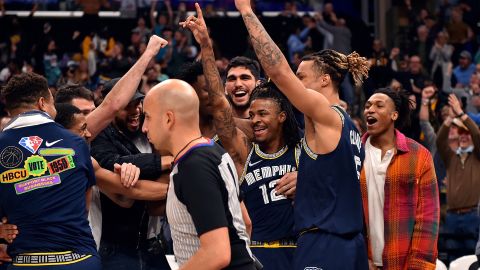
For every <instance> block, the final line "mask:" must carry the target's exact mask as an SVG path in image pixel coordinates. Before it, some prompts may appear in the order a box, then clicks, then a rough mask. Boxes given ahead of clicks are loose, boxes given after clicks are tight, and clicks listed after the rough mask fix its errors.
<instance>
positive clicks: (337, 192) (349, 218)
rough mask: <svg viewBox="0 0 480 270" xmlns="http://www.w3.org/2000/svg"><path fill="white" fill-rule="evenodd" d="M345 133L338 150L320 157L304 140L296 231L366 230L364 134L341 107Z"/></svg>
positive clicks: (296, 205) (339, 231)
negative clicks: (362, 184) (362, 190)
mask: <svg viewBox="0 0 480 270" xmlns="http://www.w3.org/2000/svg"><path fill="white" fill-rule="evenodd" d="M333 109H334V110H335V111H336V112H338V114H339V115H340V117H341V118H342V123H343V127H342V133H341V137H340V141H339V143H338V146H337V148H336V149H335V150H333V151H332V152H331V153H328V154H325V155H317V154H315V153H313V151H311V150H310V148H308V145H307V143H306V140H305V139H303V140H302V153H301V155H300V165H299V169H298V181H297V193H296V195H295V229H296V230H297V231H303V230H306V229H310V228H318V229H320V230H322V231H325V232H329V233H334V234H339V235H343V234H352V233H358V232H361V231H362V228H363V209H362V198H361V193H360V183H359V179H360V170H361V168H362V162H363V160H364V157H365V151H364V149H363V146H362V143H361V140H360V134H359V133H358V131H357V129H356V128H355V126H354V124H353V122H352V120H351V119H350V117H349V116H348V115H347V113H346V112H345V111H343V110H342V109H341V108H337V107H333Z"/></svg>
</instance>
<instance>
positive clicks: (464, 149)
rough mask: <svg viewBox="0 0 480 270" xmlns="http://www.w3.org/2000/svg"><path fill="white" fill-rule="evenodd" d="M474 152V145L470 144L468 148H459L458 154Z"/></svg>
mask: <svg viewBox="0 0 480 270" xmlns="http://www.w3.org/2000/svg"><path fill="white" fill-rule="evenodd" d="M472 152H473V145H470V146H469V147H467V148H461V147H458V148H457V155H461V154H468V153H472Z"/></svg>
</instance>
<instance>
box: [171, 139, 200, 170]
mask: <svg viewBox="0 0 480 270" xmlns="http://www.w3.org/2000/svg"><path fill="white" fill-rule="evenodd" d="M200 138H202V135H200V137H197V138H195V139H193V140H191V141H189V142H188V143H187V144H185V146H184V147H183V148H182V149H180V151H178V153H177V154H176V155H175V157H174V158H173V161H172V166H173V164H174V163H175V160H177V157H178V155H179V154H180V153H181V152H182V151H183V150H185V148H187V146H189V145H190V144H191V143H192V142H194V141H196V140H198V139H200Z"/></svg>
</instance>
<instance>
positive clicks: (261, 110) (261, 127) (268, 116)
mask: <svg viewBox="0 0 480 270" xmlns="http://www.w3.org/2000/svg"><path fill="white" fill-rule="evenodd" d="M249 115H250V119H251V121H252V128H253V136H254V139H255V142H256V143H258V144H260V145H262V144H267V143H269V142H271V141H273V140H274V139H276V138H278V136H283V133H282V129H283V123H284V122H285V120H286V114H285V112H283V111H280V107H279V105H278V104H277V102H275V101H273V100H272V99H266V98H259V99H255V100H253V101H252V104H251V105H250V111H249Z"/></svg>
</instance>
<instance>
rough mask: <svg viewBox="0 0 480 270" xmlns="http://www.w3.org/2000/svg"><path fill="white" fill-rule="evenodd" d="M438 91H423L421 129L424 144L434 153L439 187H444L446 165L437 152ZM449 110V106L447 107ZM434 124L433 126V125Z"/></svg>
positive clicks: (429, 88)
mask: <svg viewBox="0 0 480 270" xmlns="http://www.w3.org/2000/svg"><path fill="white" fill-rule="evenodd" d="M439 106H440V105H439V100H438V91H437V89H436V87H435V85H430V86H427V87H425V88H423V89H422V101H421V104H420V112H419V120H420V129H421V131H422V133H423V141H422V144H423V145H424V146H425V147H426V148H427V149H428V150H429V151H430V153H432V157H433V162H434V165H435V175H436V176H437V179H438V181H439V186H443V181H444V179H445V177H446V171H445V165H444V164H443V161H442V159H441V158H440V155H439V154H438V152H437V144H436V141H437V134H436V129H438V122H437V119H436V117H435V109H436V108H438V107H439ZM446 108H447V109H448V108H449V107H448V106H447V107H446ZM432 123H433V124H432Z"/></svg>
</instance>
